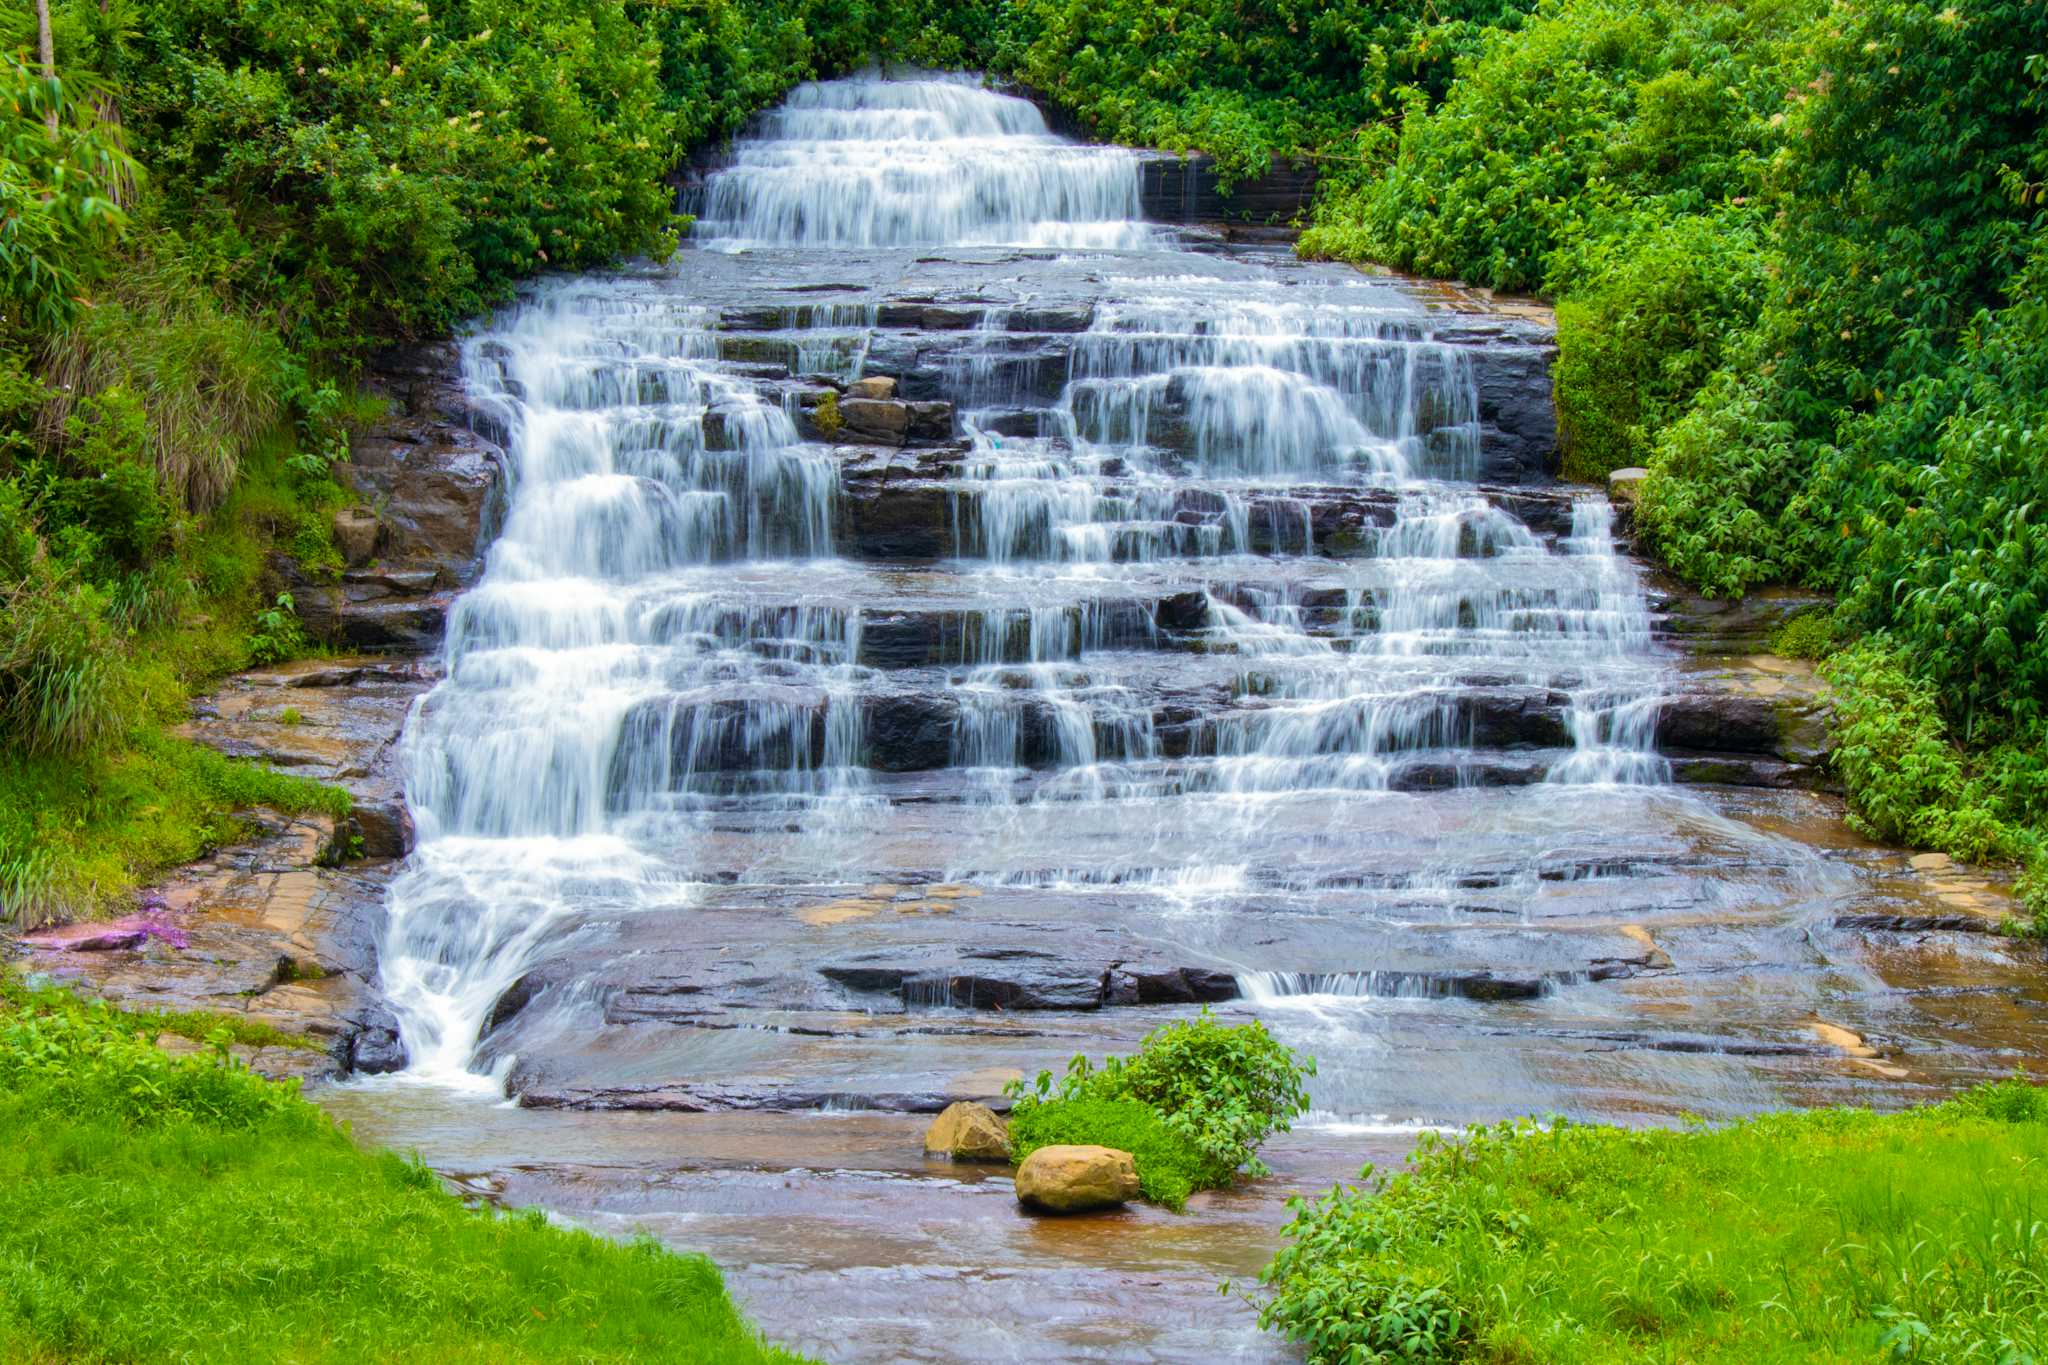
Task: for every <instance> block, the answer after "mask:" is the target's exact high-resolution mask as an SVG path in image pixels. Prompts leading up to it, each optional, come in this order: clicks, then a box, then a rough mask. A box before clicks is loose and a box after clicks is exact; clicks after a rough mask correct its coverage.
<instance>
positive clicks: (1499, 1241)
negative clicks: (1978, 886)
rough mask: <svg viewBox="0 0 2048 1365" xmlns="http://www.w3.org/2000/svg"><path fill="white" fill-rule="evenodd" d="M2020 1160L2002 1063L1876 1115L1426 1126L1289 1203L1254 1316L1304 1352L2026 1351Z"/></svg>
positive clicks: (2038, 1277)
mask: <svg viewBox="0 0 2048 1365" xmlns="http://www.w3.org/2000/svg"><path fill="white" fill-rule="evenodd" d="M2044 1158H2048V1091H2044V1090H2043V1089H2042V1088H2040V1087H2037V1086H2033V1085H2029V1084H2027V1083H2026V1082H2024V1081H2021V1080H2013V1081H2007V1082H2001V1083H1998V1084H1994V1085H1987V1086H1980V1087H1978V1088H1977V1089H1976V1090H1973V1091H1971V1092H1969V1093H1968V1094H1966V1095H1963V1096H1961V1097H1959V1098H1958V1099H1956V1100H1955V1101H1953V1102H1950V1103H1946V1104H1940V1105H1934V1106H1931V1107H1929V1108H1926V1109H1922V1110H1915V1111H1909V1112H1908V1113H1905V1114H1896V1115H1886V1116H1880V1115H1875V1114H1871V1113H1867V1112H1863V1111H1858V1110H1841V1109H1823V1110H1813V1111H1807V1112H1803V1113H1786V1114H1769V1115H1764V1116H1762V1117H1760V1118H1756V1119H1752V1120H1749V1121H1746V1122H1742V1123H1736V1124H1731V1125H1729V1126H1727V1127H1725V1128H1720V1129H1711V1130H1709V1129H1694V1130H1691V1131H1683V1132H1671V1131H1654V1130H1653V1131H1644V1130H1632V1129H1624V1128H1613V1127H1605V1126H1583V1125H1579V1124H1573V1123H1567V1122H1565V1121H1563V1120H1558V1121H1556V1122H1554V1123H1551V1124H1549V1125H1538V1124H1535V1123H1532V1122H1529V1121H1526V1120H1524V1121H1521V1122H1518V1123H1508V1124H1501V1125H1498V1126H1496V1127H1492V1128H1475V1129H1473V1130H1471V1131H1470V1132H1469V1133H1467V1134H1466V1135H1465V1136H1464V1137H1463V1138H1462V1139H1441V1138H1438V1137H1436V1136H1435V1135H1425V1136H1424V1137H1423V1138H1422V1139H1421V1140H1420V1141H1419V1142H1418V1144H1417V1146H1416V1150H1415V1153H1414V1155H1413V1157H1412V1158H1411V1166H1410V1168H1409V1169H1408V1170H1407V1171H1404V1172H1402V1173H1400V1174H1397V1175H1394V1176H1391V1177H1385V1178H1376V1177H1375V1176H1374V1173H1373V1171H1372V1168H1371V1167H1367V1168H1366V1171H1365V1173H1364V1177H1363V1179H1364V1181H1365V1182H1366V1183H1365V1185H1364V1187H1363V1188H1353V1187H1341V1186H1340V1187H1339V1188H1337V1189H1335V1190H1333V1191H1331V1192H1330V1193H1329V1194H1327V1195H1325V1196H1323V1197H1322V1198H1320V1199H1315V1200H1307V1199H1296V1200H1294V1201H1292V1203H1291V1207H1292V1209H1293V1210H1294V1219H1293V1221H1292V1222H1291V1223H1289V1224H1288V1226H1287V1229H1286V1236H1287V1237H1288V1239H1289V1245H1287V1246H1286V1247H1284V1248H1283V1249H1282V1250H1281V1251H1280V1252H1279V1254H1278V1255H1276V1256H1275V1257H1274V1258H1273V1261H1272V1263H1271V1264H1270V1265H1268V1266H1267V1268H1266V1269H1265V1271H1264V1272H1263V1274H1262V1275H1261V1279H1262V1281H1263V1282H1264V1283H1265V1285H1266V1286H1267V1294H1266V1296H1265V1298H1264V1300H1263V1302H1262V1303H1261V1305H1260V1322H1261V1324H1262V1325H1264V1326H1267V1327H1271V1328H1276V1329H1278V1330H1280V1331H1281V1332H1283V1333H1285V1334H1286V1335H1287V1336H1288V1337H1289V1338H1291V1339H1292V1340H1295V1341H1298V1342H1300V1343H1302V1344H1303V1345H1304V1346H1306V1348H1307V1354H1308V1358H1309V1359H1310V1361H1312V1362H1316V1365H1337V1363H1338V1362H1342V1365H1358V1363H1360V1362H1381V1361H1394V1360H1402V1361H1431V1360H1466V1359H1489V1360H1551V1359H1571V1360H1579V1361H1588V1362H1605V1361H1614V1362H1621V1361H1636V1360H1642V1359H1646V1358H1655V1359H1687V1360H1726V1361H1731V1362H1733V1361H1744V1362H1749V1361H1787V1362H1789V1361H1795V1360H1796V1361H1806V1360H1815V1359H1831V1360H1832V1359H1864V1358H1875V1356H1876V1355H1878V1354H1879V1353H1881V1352H1890V1353H1892V1355H1893V1358H1914V1359H1929V1360H1934V1359H1941V1360H1963V1359H1985V1360H1993V1359H2007V1360H2019V1359H2028V1358H2032V1357H2034V1356H2038V1355H2039V1354H2040V1353H2041V1352H2043V1351H2044V1350H2048V1276H2044V1275H2043V1273H2042V1272H2043V1269H2044V1258H2048V1246H2044V1245H2043V1243H2042V1237H2041V1228H2040V1225H2039V1224H2038V1222H2037V1221H2035V1220H2036V1219H2037V1217H2038V1209H2037V1208H2036V1207H2035V1205H2036V1203H2037V1202H2038V1197H2037V1195H2036V1192H2035V1190H2034V1188H2033V1187H2034V1184H2035V1183H2036V1182H2035V1181H2034V1171H2035V1170H2036V1169H2037V1168H2038V1165H2039V1163H2040V1162H2041V1161H2042V1160H2043V1159H2044ZM1902 1342H1903V1343H1904V1349H1903V1350H1894V1348H1895V1347H1897V1346H1899V1345H1900V1343H1902Z"/></svg>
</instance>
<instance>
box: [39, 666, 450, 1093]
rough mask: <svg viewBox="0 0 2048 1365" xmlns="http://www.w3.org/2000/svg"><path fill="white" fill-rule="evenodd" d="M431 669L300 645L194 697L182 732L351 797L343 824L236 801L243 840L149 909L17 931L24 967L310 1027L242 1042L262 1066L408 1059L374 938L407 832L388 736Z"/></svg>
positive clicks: (147, 1005)
mask: <svg viewBox="0 0 2048 1365" xmlns="http://www.w3.org/2000/svg"><path fill="white" fill-rule="evenodd" d="M431 681H432V679H431V676H430V675H429V673H428V672H427V671H426V670H425V669H424V668H422V667H420V666H419V665H416V664H412V663H405V662H399V661H395V660H391V659H381V658H339V659H307V660H301V661H299V662H297V663H292V664H285V665H281V666H279V667H276V668H268V669H258V670H254V671H252V672H248V673H243V674H238V675H236V676H234V677H231V678H228V679H227V680H226V681H225V682H223V683H222V685H221V686H220V688H219V689H218V690H216V691H215V692H213V693H211V694H209V695H207V696H204V697H201V698H199V699H198V700H197V701H196V702H195V703H194V705H193V717H192V719H191V721H189V722H188V723H187V724H186V725H185V726H184V727H182V730H181V733H182V734H183V735H184V736H185V737H186V738H189V739H192V740H195V741H197V742H199V743H202V744H206V745H208V746H210V747H212V748H214V749H217V750H219V751H220V752H222V753H225V754H229V755H231V756H233V757H236V758H246V759H253V760H256V761H260V762H263V763H267V764H270V765H271V766H273V767H276V768H279V769H282V770H284V771H286V772H291V773H296V774H299V775H302V776H305V777H310V778H314V779H316V780H318V781H322V782H327V783H332V784H335V785H339V786H342V787H345V788H347V789H348V790H349V792H350V794H351V796H352V797H353V799H354V803H355V809H354V810H353V812H352V813H351V814H350V816H349V817H348V818H347V819H345V820H343V821H340V822H336V821H334V820H332V819H330V818H328V817H326V816H323V815H303V816H285V815H280V814H278V813H276V812H274V811H267V810H255V811H250V812H246V813H245V814H244V815H243V816H242V817H241V820H242V829H241V834H240V837H239V838H237V839H236V840H234V841H233V842H231V843H229V844H228V845H226V846H225V847H223V848H221V849H220V850H219V851H218V852H215V853H213V854H211V855H209V856H208V857H206V858H204V859H201V860H200V861H198V862H196V863H191V864H188V865H186V866H184V867H182V868H179V869H177V870H176V871H175V872H173V873H172V874H171V875H170V876H169V877H168V878H166V879H165V880H164V881H163V882H162V883H160V884H159V885H158V886H156V887H155V888H153V889H152V890H151V892H149V893H148V894H147V895H146V896H145V898H144V899H145V904H146V905H147V906H148V907H149V912H148V914H146V915H145V916H142V917H139V918H137V917H131V919H132V920H133V921H134V922H132V923H131V922H129V921H116V922H115V923H114V924H111V925H104V926H102V925H94V926H76V927H73V928H70V929H58V930H53V931H48V932H43V933H35V934H29V935H26V936H25V937H24V938H23V940H22V946H23V948H24V950H25V952H26V954H27V961H26V963H25V965H26V966H27V967H28V968H29V969H30V970H34V971H41V972H47V973H49V974H50V975H52V976H54V977H57V978H58V979H60V980H66V981H71V982H75V983H76V984H78V985H80V986H82V987H84V988H85V989H87V990H89V991H90V992H92V993H93V994H95V995H97V996H100V997H102V998H104V999H108V1000H111V1001H113V1002H115V1003H116V1004H121V1005H126V1006H131V1007H133V1008H137V1009H158V1008H161V1009H170V1010H208V1011H212V1012H216V1013H227V1014H236V1015H241V1016H243V1017H246V1018H248V1019H249V1020H251V1021H253V1022H257V1023H262V1024H267V1025H269V1026H271V1027H272V1028H275V1029H277V1030H278V1031H280V1032H281V1033H283V1034H286V1035H292V1036H295V1037H298V1038H301V1039H304V1040H306V1042H307V1043H308V1045H309V1046H307V1047H303V1048H293V1047H266V1048H263V1049H261V1050H260V1051H255V1052H250V1053H249V1054H248V1057H247V1060H248V1061H249V1064H250V1065H251V1066H253V1067H255V1068H256V1069H257V1070H259V1071H264V1072H267V1073H270V1074H277V1075H294V1076H303V1077H320V1076H327V1075H335V1074H342V1073H346V1072H349V1071H389V1070H395V1069H397V1068H398V1067H400V1066H402V1065H403V1064H404V1052H403V1049H402V1048H401V1047H400V1045H399V1041H398V1031H397V1024H396V1021H395V1020H394V1019H392V1017H391V1015H390V1013H389V1012H388V1011H387V1010H386V1009H385V1008H384V1006H383V1005H382V1004H380V1003H379V998H378V993H377V991H376V988H375V981H376V960H375V957H376V955H375V944H376V938H377V933H378V930H379V927H380V924H381V917H382V915H383V912H384V911H383V903H384V889H385V885H386V883H387V882H388V881H389V879H390V876H391V874H392V872H393V871H394V870H395V868H396V866H397V862H396V860H397V859H398V858H400V857H401V856H403V854H404V853H405V851H406V850H407V849H408V848H409V847H410V843H411V829H410V823H409V821H408V819H407V817H406V814H405V803H404V797H403V793H402V790H401V773H400V771H399V763H398V756H397V742H398V735H399V731H400V729H401V727H402V726H403V725H404V722H405V715H406V711H407V709H408V708H409V707H410V706H411V704H412V701H413V698H415V697H416V696H418V695H419V693H420V692H422V691H423V690H425V689H426V687H428V686H429V685H430V683H431Z"/></svg>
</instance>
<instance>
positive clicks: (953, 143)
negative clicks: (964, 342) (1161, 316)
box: [697, 77, 1151, 249]
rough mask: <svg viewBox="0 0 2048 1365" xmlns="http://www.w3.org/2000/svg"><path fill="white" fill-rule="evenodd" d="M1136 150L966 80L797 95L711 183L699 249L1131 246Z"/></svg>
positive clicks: (820, 87)
mask: <svg viewBox="0 0 2048 1365" xmlns="http://www.w3.org/2000/svg"><path fill="white" fill-rule="evenodd" d="M1137 165H1138V162H1137V156H1136V153H1133V152H1127V151H1123V150H1120V149H1115V148H1103V147H1081V146H1076V145H1075V144H1073V143H1070V142H1067V141H1065V140H1064V139H1061V138H1056V137H1054V136H1053V135H1052V134H1051V132H1050V131H1048V130H1047V128H1046V125H1045V119H1044V117H1043V116H1042V115H1041V114H1040V113H1039V112H1038V110H1037V109H1036V108H1034V107H1033V106H1032V105H1030V104H1028V103H1026V102H1025V101H1023V100H1020V99H1011V98H1007V97H1004V96H1000V95H996V94H992V93H990V92H988V91H986V90H983V89H981V88H980V87H979V85H978V83H976V82H974V81H972V80H970V79H968V78H964V77H962V78H955V79H933V78H927V79H923V80H915V81H881V80H856V81H825V82H819V83H813V84H810V85H800V86H798V87H797V88H796V89H795V90H792V91H791V92H790V93H789V95H788V97H787V98H785V99H784V100H783V102H782V104H781V105H779V106H777V107H776V108H775V109H774V110H772V111H771V112H769V113H768V114H766V115H764V116H763V117H762V119H761V120H760V121H759V123H758V124H757V126H756V128H755V134H754V136H752V137H749V138H747V139H745V140H744V141H742V142H741V143H739V145H738V146H736V147H735V148H734V150H733V156H732V162H731V164H730V165H729V166H727V167H726V168H725V169H724V170H723V171H721V172H720V173H719V174H718V175H717V176H716V177H715V178H714V179H713V181H712V184H711V187H710V192H709V195H708V197H707V200H706V203H705V206H704V214H703V217H702V219H701V220H700V224H699V227H698V231H697V236H698V238H699V240H702V241H705V242H707V243H710V244H712V245H714V246H722V247H726V248H728V249H739V248H743V247H750V246H751V247H760V246H819V247H823V246H830V247H854V246H966V245H991V246H1057V247H1129V246H1140V245H1143V244H1144V243H1145V242H1146V241H1147V240H1149V238H1150V235H1151V233H1150V229H1148V228H1147V227H1145V225H1144V224H1143V223H1141V222H1140V221H1139V218H1140V214H1139V212H1138V182H1137V175H1136V170H1137Z"/></svg>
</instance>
